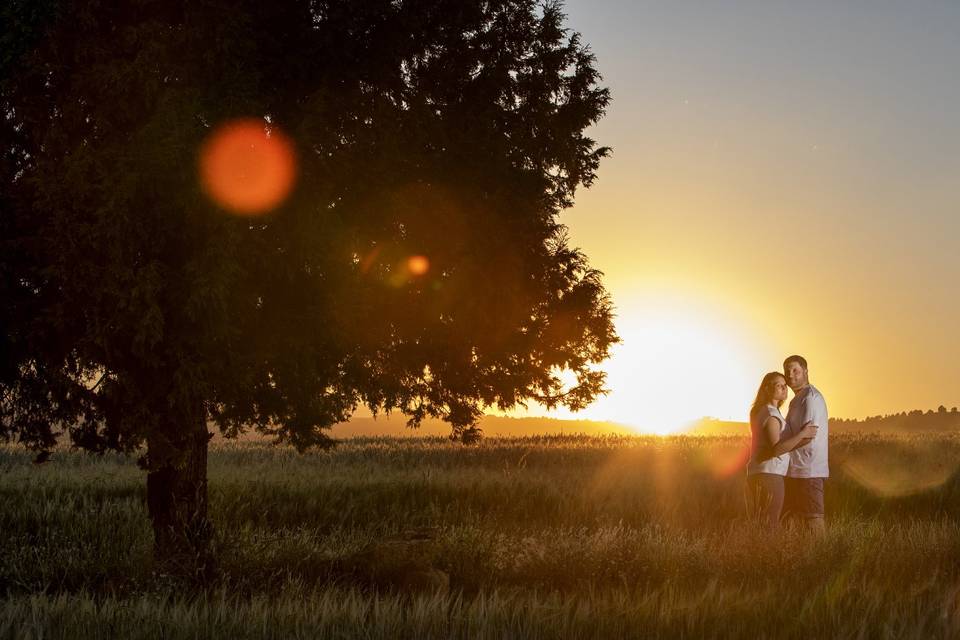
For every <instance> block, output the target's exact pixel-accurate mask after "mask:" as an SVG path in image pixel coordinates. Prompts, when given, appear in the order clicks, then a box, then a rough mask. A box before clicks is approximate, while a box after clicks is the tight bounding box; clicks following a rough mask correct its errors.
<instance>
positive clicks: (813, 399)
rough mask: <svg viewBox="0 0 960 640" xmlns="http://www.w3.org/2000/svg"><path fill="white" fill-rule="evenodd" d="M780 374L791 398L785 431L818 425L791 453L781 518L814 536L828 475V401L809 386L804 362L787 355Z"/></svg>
mask: <svg viewBox="0 0 960 640" xmlns="http://www.w3.org/2000/svg"><path fill="white" fill-rule="evenodd" d="M783 375H784V377H785V378H786V379H787V384H788V385H790V388H791V389H793V393H794V397H793V400H791V401H790V408H789V410H788V412H787V420H786V423H787V424H786V431H787V432H788V435H789V436H792V435H793V434H796V433H799V432H800V430H801V429H803V426H804V424H806V423H808V422H812V423H813V424H815V425H816V426H817V435H816V436H814V437H813V438H810V439H807V440H805V441H802V442H801V444H800V446H798V447H797V448H796V449H794V450H793V451H791V452H790V466H789V468H788V469H787V477H786V480H785V485H784V493H785V495H784V517H793V518H797V519H799V520H800V521H801V522H803V523H805V524H806V526H807V527H808V528H809V529H810V530H811V531H813V532H815V533H822V532H823V530H824V522H823V483H824V481H825V480H826V479H827V478H828V477H829V476H830V468H829V465H828V464H827V420H828V417H827V402H826V401H825V400H824V399H823V395H822V394H821V393H820V392H819V391H818V390H817V388H816V387H814V386H813V385H812V384H810V376H809V372H808V370H807V361H806V359H805V358H803V357H802V356H796V355H794V356H790V357H789V358H787V359H786V360H784V361H783Z"/></svg>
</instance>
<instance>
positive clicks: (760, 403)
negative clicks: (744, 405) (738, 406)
mask: <svg viewBox="0 0 960 640" xmlns="http://www.w3.org/2000/svg"><path fill="white" fill-rule="evenodd" d="M777 378H783V374H782V373H780V372H779V371H771V372H770V373H768V374H767V375H765V376H763V380H761V381H760V388H759V389H757V397H756V399H754V401H753V406H752V407H750V421H751V422H752V421H753V417H754V416H755V415H756V414H757V411H760V410H761V409H763V408H764V407H765V406H767V405H768V404H772V403H773V393H774V389H775V386H776V384H777ZM782 404H783V402H778V403H777V407H778V408H779V407H780V406H781V405H782Z"/></svg>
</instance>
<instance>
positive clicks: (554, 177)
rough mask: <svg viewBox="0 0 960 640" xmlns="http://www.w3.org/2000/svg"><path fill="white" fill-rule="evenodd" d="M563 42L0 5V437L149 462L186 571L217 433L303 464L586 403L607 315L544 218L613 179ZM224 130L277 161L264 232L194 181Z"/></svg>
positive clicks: (206, 9)
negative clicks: (347, 436) (330, 449)
mask: <svg viewBox="0 0 960 640" xmlns="http://www.w3.org/2000/svg"><path fill="white" fill-rule="evenodd" d="M563 21H564V16H563V14H562V13H561V11H560V8H559V6H558V5H557V4H554V3H546V4H541V3H538V2H534V1H531V0H488V1H483V0H312V1H309V2H308V1H306V0H271V1H269V2H263V1H262V0H247V1H240V2H236V1H234V2H229V3H225V2H222V1H218V0H191V1H186V0H182V1H174V0H131V1H130V2H126V3H114V2H103V3H100V2H96V1H90V0H14V1H13V2H8V3H5V4H4V7H3V8H2V9H0V22H2V24H3V27H2V29H3V31H2V34H0V36H2V40H0V65H2V66H0V108H2V113H3V120H2V124H0V143H2V154H3V155H2V158H0V172H2V173H0V180H2V193H0V242H2V247H0V270H2V282H0V287H2V290H0V295H2V300H3V305H2V309H0V356H2V365H0V366H2V370H0V392H2V398H0V411H2V414H0V435H2V436H3V437H4V438H6V439H8V440H10V439H16V440H19V441H20V442H23V443H25V444H26V445H28V446H30V447H32V448H34V449H36V450H39V451H43V450H46V449H49V448H51V447H53V446H54V445H55V443H56V442H58V439H59V438H60V437H62V436H64V434H68V435H69V437H70V439H71V440H72V442H73V443H74V444H75V445H76V446H78V447H82V448H84V449H88V450H91V451H105V450H120V451H134V450H137V451H144V452H145V453H144V454H143V456H142V458H141V464H142V466H143V467H144V468H145V469H146V470H147V472H148V475H147V487H148V490H147V495H148V507H149V511H150V515H151V518H152V521H153V525H154V531H155V536H156V550H157V553H158V556H159V557H160V558H162V559H166V560H168V561H176V559H178V558H180V559H182V558H200V559H201V560H203V561H202V562H200V563H198V564H199V566H201V567H204V566H208V563H207V562H206V559H207V551H206V550H207V548H208V544H207V543H208V540H209V537H210V526H209V523H208V520H207V509H206V500H207V497H206V496H207V491H206V453H207V443H208V440H209V433H208V426H209V425H211V424H215V425H216V426H217V427H218V428H219V429H220V430H221V431H223V432H224V433H225V434H226V435H227V436H232V435H236V434H238V433H239V432H241V431H243V430H244V429H247V428H255V429H257V430H259V431H261V432H263V433H266V434H271V435H273V436H276V438H278V439H279V440H280V441H286V442H290V443H292V444H293V445H295V446H296V447H298V448H300V449H303V448H306V447H310V446H315V445H320V446H323V445H327V444H329V443H330V439H329V437H328V436H327V435H325V430H326V429H328V428H329V427H330V426H331V425H333V424H335V423H337V422H341V421H344V420H346V419H348V418H349V416H350V415H351V413H352V412H353V411H354V410H355V409H356V408H357V407H359V406H361V405H366V406H368V407H369V408H370V409H371V410H374V411H392V410H398V411H400V412H402V413H403V414H406V415H408V416H409V417H410V422H411V424H412V425H416V424H417V423H419V421H420V420H422V419H423V418H425V417H428V416H429V417H438V418H442V419H444V420H446V421H448V422H449V423H450V424H451V425H452V431H453V435H454V436H455V437H471V436H474V435H476V430H475V425H476V424H477V421H478V418H479V417H480V416H481V415H482V411H483V410H484V408H485V407H491V406H498V407H501V408H504V409H506V408H511V407H515V406H517V405H518V404H523V403H525V402H527V401H530V400H534V401H537V402H540V403H543V404H544V405H546V406H548V407H553V406H558V405H565V406H567V407H570V408H573V409H579V408H581V407H583V406H585V405H586V404H587V403H589V402H590V401H591V400H592V399H594V398H595V397H596V396H597V395H598V394H600V393H603V391H604V389H603V384H604V375H603V373H602V372H601V371H599V370H597V364H598V363H599V362H600V361H602V360H603V359H604V358H606V357H607V355H608V350H609V347H610V346H611V344H612V343H614V342H616V340H617V338H616V335H615V333H614V330H613V324H612V309H611V304H610V300H609V297H608V295H607V293H606V292H605V290H604V288H603V286H602V283H601V280H600V274H599V273H598V272H597V271H596V270H594V269H592V268H591V267H590V266H589V264H588V262H587V260H586V258H585V256H584V255H583V254H582V253H581V252H580V251H578V250H576V249H574V248H571V247H570V246H569V245H568V239H567V236H566V234H565V229H564V227H563V226H562V225H561V224H560V223H559V222H558V215H559V213H560V212H561V211H562V210H563V209H564V208H566V207H569V206H570V205H571V204H572V199H573V196H574V192H575V190H576V189H577V188H578V187H580V186H589V185H590V183H591V182H592V181H593V180H594V177H595V172H596V169H597V167H598V162H599V161H600V159H601V158H602V157H603V156H604V155H606V154H607V151H608V150H607V149H606V148H604V147H599V146H598V145H597V144H596V143H595V142H594V141H593V140H591V139H590V138H589V137H587V136H586V135H585V130H586V129H587V128H588V127H589V126H590V125H591V124H592V123H594V122H596V121H597V119H598V118H599V117H600V116H601V115H602V114H603V111H604V108H605V106H606V105H607V103H608V101H609V94H608V92H607V90H606V89H605V88H603V87H601V86H599V84H598V83H599V75H598V73H597V71H596V69H595V66H594V64H595V61H594V58H593V56H592V55H591V53H590V51H589V49H588V48H587V47H586V46H585V45H584V44H583V43H582V42H581V41H580V38H579V36H578V34H576V33H572V32H570V31H569V30H567V29H566V28H565V27H564V24H563ZM239 117H244V118H247V119H249V118H254V119H256V121H257V122H260V123H261V124H262V127H263V129H264V130H265V131H270V132H273V133H271V134H269V135H275V136H279V135H280V132H281V131H283V132H285V134H286V136H287V137H288V138H289V139H291V140H292V141H293V144H294V146H295V148H296V152H297V158H298V164H297V180H296V184H295V187H294V188H293V191H292V192H291V193H290V195H289V196H288V197H287V198H286V199H285V200H283V202H282V203H281V204H279V205H278V206H276V207H275V208H273V209H272V210H271V211H270V212H269V213H267V214H266V215H263V216H259V217H249V216H237V215H233V214H231V213H230V212H229V211H226V210H224V209H223V208H221V206H220V205H218V204H217V202H216V201H215V200H212V199H211V198H210V197H208V196H207V194H206V192H205V191H204V189H203V188H202V186H201V184H200V181H199V179H198V168H197V162H198V161H197V157H198V153H199V150H200V149H201V148H202V147H203V145H204V143H205V141H206V140H208V139H209V137H210V135H211V132H212V131H214V130H215V129H216V128H217V126H218V125H220V124H221V123H224V122H228V121H231V120H232V119H235V118H239ZM278 139H279V138H278ZM410 256H422V257H423V258H425V259H419V262H417V263H416V265H415V268H411V267H410V266H409V265H410V263H409V262H408V259H409V257H410ZM563 370H569V371H572V372H573V373H574V374H575V380H576V382H575V383H571V384H567V385H564V384H563V383H562V382H561V379H560V375H559V374H560V373H561V371H563ZM190 564H191V565H193V564H197V563H194V562H193V561H192V560H191V563H190Z"/></svg>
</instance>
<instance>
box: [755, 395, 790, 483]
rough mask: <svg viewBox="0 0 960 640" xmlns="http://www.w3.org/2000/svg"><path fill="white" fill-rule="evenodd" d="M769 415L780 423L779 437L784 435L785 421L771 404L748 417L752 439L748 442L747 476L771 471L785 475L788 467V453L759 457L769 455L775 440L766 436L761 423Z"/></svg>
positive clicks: (778, 410)
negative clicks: (764, 458)
mask: <svg viewBox="0 0 960 640" xmlns="http://www.w3.org/2000/svg"><path fill="white" fill-rule="evenodd" d="M770 416H773V417H774V418H776V419H777V422H779V423H780V435H779V438H783V437H786V434H785V432H784V425H785V424H786V422H785V421H784V419H783V414H781V413H780V409H778V408H776V407H775V406H773V405H772V404H768V405H767V406H766V407H765V410H760V411H757V414H756V417H754V418H751V419H750V433H751V435H752V440H751V444H750V462H748V463H747V475H748V476H751V475H753V474H755V473H773V474H775V475H778V476H785V475H787V469H788V468H789V467H790V454H789V453H784V454H782V455H779V456H776V457H775V458H767V459H766V460H763V461H761V460H760V459H759V458H760V456H761V455H769V451H770V450H771V449H772V448H773V446H774V445H775V444H776V443H775V442H770V438H769V437H768V436H767V430H766V429H764V428H763V423H764V422H766V421H767V418H769V417H770ZM779 438H778V441H779Z"/></svg>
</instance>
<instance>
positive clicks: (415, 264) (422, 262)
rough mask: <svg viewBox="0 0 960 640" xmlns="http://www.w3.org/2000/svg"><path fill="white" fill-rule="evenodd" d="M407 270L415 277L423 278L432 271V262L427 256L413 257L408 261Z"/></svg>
mask: <svg viewBox="0 0 960 640" xmlns="http://www.w3.org/2000/svg"><path fill="white" fill-rule="evenodd" d="M407 270H408V271H410V273H412V274H413V275H415V276H422V275H423V274H425V273H426V272H427V271H429V270H430V261H429V260H427V257H426V256H411V257H410V258H409V259H408V260H407Z"/></svg>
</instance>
